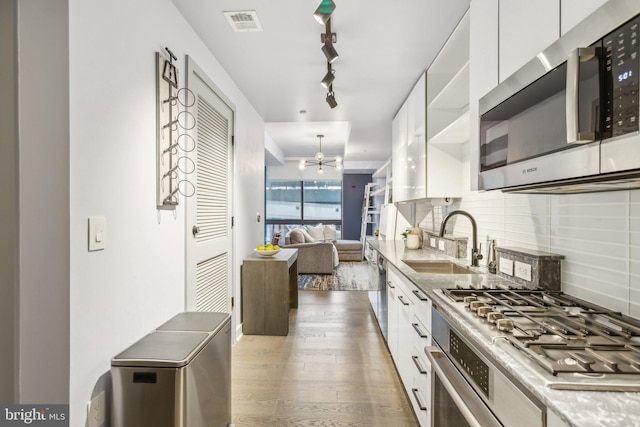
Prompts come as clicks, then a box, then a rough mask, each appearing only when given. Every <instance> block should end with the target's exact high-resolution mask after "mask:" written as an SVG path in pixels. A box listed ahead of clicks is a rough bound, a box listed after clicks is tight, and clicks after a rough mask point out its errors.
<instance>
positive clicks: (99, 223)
mask: <svg viewBox="0 0 640 427" xmlns="http://www.w3.org/2000/svg"><path fill="white" fill-rule="evenodd" d="M106 247H107V218H105V217H103V216H92V217H90V218H89V252H92V251H101V250H103V249H104V248H106Z"/></svg>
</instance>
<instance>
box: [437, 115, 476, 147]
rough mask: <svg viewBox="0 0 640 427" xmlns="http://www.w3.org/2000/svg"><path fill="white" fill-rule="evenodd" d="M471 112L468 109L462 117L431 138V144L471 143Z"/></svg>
mask: <svg viewBox="0 0 640 427" xmlns="http://www.w3.org/2000/svg"><path fill="white" fill-rule="evenodd" d="M469 126H470V122H469V110H468V109H466V111H465V112H464V113H462V115H461V116H458V118H456V119H455V120H454V121H453V122H451V123H450V124H449V125H448V126H446V127H445V128H444V129H442V130H441V131H440V132H438V133H437V134H435V135H434V136H433V137H431V138H430V139H429V141H428V143H429V144H462V143H464V142H467V141H469V137H470V128H469Z"/></svg>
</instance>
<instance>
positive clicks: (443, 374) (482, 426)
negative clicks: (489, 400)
mask: <svg viewBox="0 0 640 427" xmlns="http://www.w3.org/2000/svg"><path fill="white" fill-rule="evenodd" d="M424 352H425V353H426V355H427V358H428V359H429V362H431V366H432V367H433V370H434V373H435V374H436V375H437V376H438V378H439V379H440V382H442V385H443V386H444V388H445V389H446V390H447V392H448V393H449V396H450V397H451V399H452V400H453V401H454V403H455V404H456V407H457V408H458V409H459V410H460V413H461V414H462V416H463V417H464V419H465V420H467V422H468V423H469V425H470V426H471V427H494V426H495V427H501V426H502V424H500V422H499V421H498V420H497V419H496V417H495V416H494V415H493V413H492V412H491V411H490V410H489V409H488V408H487V406H486V404H485V403H484V402H483V401H482V399H480V397H478V395H477V394H476V392H475V391H474V390H473V389H472V388H471V386H470V385H469V384H468V383H467V381H466V380H465V379H464V377H463V376H462V375H461V374H460V372H458V370H457V369H456V367H455V366H454V365H453V363H451V362H450V361H449V359H447V356H446V355H445V354H444V353H443V352H442V351H440V349H439V348H438V347H431V346H427V347H425V348H424ZM434 409H435V408H434Z"/></svg>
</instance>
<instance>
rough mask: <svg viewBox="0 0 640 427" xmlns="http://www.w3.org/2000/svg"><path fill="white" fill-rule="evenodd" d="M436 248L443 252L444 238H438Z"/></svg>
mask: <svg viewBox="0 0 640 427" xmlns="http://www.w3.org/2000/svg"><path fill="white" fill-rule="evenodd" d="M438 249H440V250H441V251H443V252H444V240H438Z"/></svg>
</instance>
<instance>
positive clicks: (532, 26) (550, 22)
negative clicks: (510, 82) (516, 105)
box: [498, 0, 560, 82]
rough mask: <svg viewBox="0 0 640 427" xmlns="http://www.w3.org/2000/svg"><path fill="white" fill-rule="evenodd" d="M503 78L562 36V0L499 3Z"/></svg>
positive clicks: (515, 0) (501, 77) (524, 0)
mask: <svg viewBox="0 0 640 427" xmlns="http://www.w3.org/2000/svg"><path fill="white" fill-rule="evenodd" d="M499 14H500V15H499V17H500V18H499V19H500V24H499V33H498V34H499V37H500V40H499V49H500V50H499V58H500V70H499V77H500V81H501V82H502V81H504V80H505V79H506V78H508V77H509V76H510V75H511V74H513V73H514V72H515V71H517V70H518V69H519V68H520V67H522V66H523V65H524V64H526V63H527V62H529V61H530V60H531V59H532V58H535V56H536V55H537V54H538V53H540V52H541V51H542V50H544V49H545V48H546V47H547V46H549V45H550V44H551V43H553V42H554V41H555V40H556V39H557V38H558V37H559V36H560V0H537V1H530V0H509V1H501V2H500V12H499Z"/></svg>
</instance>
